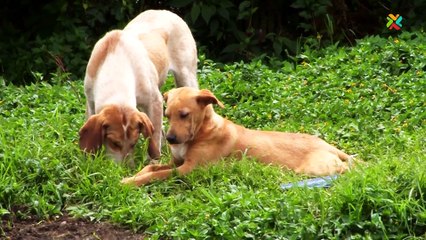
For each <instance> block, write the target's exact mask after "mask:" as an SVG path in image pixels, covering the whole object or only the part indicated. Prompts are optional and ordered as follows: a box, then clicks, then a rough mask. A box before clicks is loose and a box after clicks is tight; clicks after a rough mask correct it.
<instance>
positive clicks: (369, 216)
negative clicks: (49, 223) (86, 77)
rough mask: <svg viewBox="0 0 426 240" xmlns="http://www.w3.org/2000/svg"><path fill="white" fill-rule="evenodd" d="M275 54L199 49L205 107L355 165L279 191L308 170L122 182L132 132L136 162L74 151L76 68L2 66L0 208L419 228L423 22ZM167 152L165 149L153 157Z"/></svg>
mask: <svg viewBox="0 0 426 240" xmlns="http://www.w3.org/2000/svg"><path fill="white" fill-rule="evenodd" d="M274 64H275V68H273V69H272V68H269V67H267V66H266V65H264V64H262V62H261V61H253V62H251V63H235V64H228V65H219V64H216V63H214V62H212V61H209V60H206V59H203V58H202V59H201V62H200V65H201V67H200V71H199V82H200V85H201V87H202V88H208V89H210V90H212V91H213V92H214V93H215V94H216V96H217V97H218V98H219V99H220V100H221V101H222V102H223V103H224V104H225V106H226V108H225V109H217V112H219V113H220V114H221V115H223V116H225V117H227V118H229V119H231V120H233V121H234V122H236V123H239V124H242V125H245V126H247V127H250V128H256V129H268V130H270V129H273V130H280V131H291V132H305V133H310V134H314V135H318V136H320V137H322V138H323V139H325V140H327V141H328V142H330V143H332V144H334V145H336V146H338V147H339V148H341V149H343V150H344V151H346V152H347V153H349V154H358V158H360V159H362V160H364V161H365V162H366V164H363V165H361V166H358V167H357V168H355V169H353V170H352V171H351V172H349V173H346V174H344V175H342V176H341V177H339V178H338V179H337V180H336V181H335V182H334V183H333V185H332V186H331V187H330V188H328V189H308V188H293V189H289V190H285V191H284V190H282V189H280V185H281V184H282V183H287V182H293V181H298V180H301V179H305V178H306V176H300V175H296V174H294V173H292V172H289V171H281V170H279V169H278V168H275V167H271V166H264V165H260V164H257V163H256V162H255V161H253V160H250V159H244V160H242V161H235V160H233V159H226V160H227V161H223V162H222V163H220V164H219V165H215V166H210V167H208V168H201V169H197V170H195V171H194V172H193V173H191V174H189V175H188V176H183V177H178V176H175V177H173V178H172V179H169V180H167V181H163V182H155V183H153V184H151V185H148V186H144V187H141V188H133V187H128V186H122V185H120V184H119V181H120V180H121V178H123V177H125V176H129V175H131V174H134V173H135V172H136V171H137V170H138V169H139V168H141V167H143V166H144V165H145V164H147V162H146V160H145V155H146V154H145V152H144V151H143V150H142V149H143V141H142V140H141V141H140V144H139V145H138V146H139V147H138V150H137V151H136V160H137V165H138V166H137V168H138V169H130V168H128V167H125V166H120V165H116V164H114V163H113V162H112V161H110V160H108V159H107V158H106V157H104V155H103V154H102V153H101V154H99V155H98V156H97V157H94V158H88V157H86V156H84V154H82V153H81V152H80V150H79V148H78V130H79V128H80V127H81V126H82V124H83V122H84V120H85V116H84V109H85V99H84V94H83V84H82V81H76V82H69V81H67V80H66V76H58V75H52V76H51V77H47V76H45V78H49V79H46V80H47V81H39V82H38V83H35V84H32V85H29V86H19V87H18V86H12V85H8V84H5V80H4V79H1V78H0V86H1V90H0V216H7V215H15V216H16V217H18V218H26V217H28V216H34V215H36V216H38V217H40V218H48V217H51V216H53V215H57V214H61V213H63V212H68V213H70V214H71V215H72V216H75V217H82V218H87V219H90V220H93V221H110V222H113V223H117V224H120V225H123V226H126V227H129V228H132V229H134V230H135V231H145V232H146V233H147V234H148V235H149V236H151V237H152V238H153V239H158V238H162V237H170V238H172V239H189V238H195V239H203V238H219V239H287V238H289V239H342V238H348V239H364V238H373V239H386V238H389V239H401V238H407V237H410V238H419V239H420V238H425V237H426V235H425V231H426V160H425V156H426V141H425V138H426V128H425V125H426V34H425V33H423V32H418V33H412V34H411V33H403V34H401V35H400V36H399V37H398V38H379V37H369V38H366V39H364V40H361V41H359V42H358V43H357V45H356V46H354V47H352V48H342V47H336V46H332V47H328V48H326V49H323V50H319V51H318V50H312V49H310V48H309V46H303V51H302V54H300V55H298V56H296V57H295V58H294V60H293V62H277V61H274ZM277 66H278V70H276V69H277ZM38 77H39V78H41V77H42V76H38ZM171 82H172V81H171V80H170V81H169V83H168V84H167V85H166V86H165V87H164V88H163V89H162V90H163V91H165V90H167V89H168V88H170V87H171ZM265 151H267V149H265ZM169 158H170V154H169V151H168V150H167V148H164V149H163V157H162V161H163V162H166V161H168V159H169ZM0 236H1V234H0Z"/></svg>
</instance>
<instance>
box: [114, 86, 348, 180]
mask: <svg viewBox="0 0 426 240" xmlns="http://www.w3.org/2000/svg"><path fill="white" fill-rule="evenodd" d="M164 99H165V100H166V102H167V108H166V111H165V115H166V117H167V118H168V119H169V125H170V128H169V130H168V133H167V136H166V139H167V141H168V142H169V143H170V148H171V152H172V156H173V158H172V161H171V162H170V163H169V164H167V165H159V164H153V165H148V166H146V167H145V168H143V169H142V171H140V172H139V173H137V174H136V175H135V176H133V177H128V178H124V179H123V180H122V181H121V182H122V183H125V184H133V185H136V186H140V185H143V184H147V183H149V182H151V181H153V180H159V179H165V178H168V177H169V176H171V174H172V173H173V171H174V168H175V167H176V171H177V173H178V174H180V175H185V174H187V173H189V172H191V171H192V170H193V169H194V168H195V167H197V166H198V165H205V164H207V163H212V162H217V161H219V160H220V159H222V158H224V157H228V156H235V157H237V158H242V157H243V156H249V157H253V158H255V159H257V160H259V161H260V162H262V163H265V164H274V165H278V166H281V167H285V168H288V169H292V170H294V171H295V172H297V173H304V174H308V175H316V176H325V175H330V174H335V173H343V172H345V171H346V170H347V169H348V164H347V162H345V161H347V160H349V157H350V156H349V155H347V154H346V153H344V152H342V151H341V150H339V149H337V148H335V147H333V146H331V145H330V144H328V143H326V142H325V141H324V140H322V139H320V138H318V137H315V136H313V135H308V134H300V133H283V132H273V131H256V130H250V129H247V128H244V127H243V126H240V125H236V124H234V123H233V122H231V121H229V120H227V119H224V118H223V117H221V116H219V115H218V114H217V113H216V112H215V111H214V110H213V106H212V104H217V105H219V106H221V107H223V104H222V103H221V102H220V101H219V100H218V99H217V98H216V97H215V96H214V95H213V94H212V93H211V92H210V91H208V90H205V89H204V90H197V89H193V88H187V87H182V88H177V89H172V90H170V91H169V92H168V93H166V94H165V95H164Z"/></svg>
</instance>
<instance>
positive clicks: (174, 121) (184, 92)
mask: <svg viewBox="0 0 426 240" xmlns="http://www.w3.org/2000/svg"><path fill="white" fill-rule="evenodd" d="M164 100H165V101H166V103H167V108H166V111H165V116H166V117H167V118H168V119H169V125H170V127H169V131H168V132H167V135H166V139H167V141H168V142H169V143H170V144H180V143H185V142H188V141H192V140H193V139H194V138H195V136H196V135H197V133H198V131H199V130H200V128H201V126H202V124H203V121H204V120H205V119H206V117H210V116H211V114H212V112H213V108H212V106H211V105H210V104H218V105H219V106H220V107H223V104H222V103H221V102H220V101H219V100H218V99H217V98H216V97H215V96H214V95H213V93H211V92H210V91H209V90H206V89H202V90H198V89H195V88H190V87H181V88H175V89H172V90H170V91H169V92H167V93H165V94H164Z"/></svg>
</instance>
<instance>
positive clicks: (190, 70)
mask: <svg viewBox="0 0 426 240" xmlns="http://www.w3.org/2000/svg"><path fill="white" fill-rule="evenodd" d="M169 70H171V71H172V72H173V74H174V77H175V84H176V86H178V87H181V86H188V87H193V88H198V82H197V77H196V71H197V49H196V44H195V41H194V38H193V37H192V34H191V31H190V29H189V27H188V26H187V25H186V23H185V22H184V21H183V20H182V19H181V18H180V17H179V16H177V15H176V14H174V13H172V12H169V11H166V10H148V11H145V12H143V13H141V14H140V15H139V16H137V17H136V18H135V19H133V20H132V21H131V22H130V23H129V24H128V25H127V26H126V27H125V28H124V29H123V30H113V31H110V32H108V33H107V34H106V35H105V36H104V37H103V38H101V39H100V40H99V41H98V42H97V43H96V45H95V47H94V49H93V51H92V54H91V56H90V59H89V62H88V65H87V69H86V76H85V79H84V87H85V94H86V98H87V104H86V105H87V106H86V116H87V118H88V119H87V122H86V123H85V124H84V126H83V127H82V128H81V129H80V132H79V134H80V141H79V142H80V143H79V144H80V148H81V149H82V150H84V151H86V152H95V151H96V150H98V149H99V148H100V147H101V146H102V145H105V147H106V150H107V153H108V154H109V155H111V156H113V158H114V159H115V160H116V161H117V162H121V161H122V160H123V159H124V158H126V157H127V156H128V155H130V154H131V153H132V152H133V149H134V146H135V144H136V143H137V141H138V138H139V134H140V133H142V134H143V135H144V136H145V137H150V139H149V147H148V152H149V155H150V157H151V158H153V159H156V158H159V156H160V149H161V134H162V132H161V129H162V117H163V98H162V94H161V92H160V90H159V88H160V87H161V86H162V85H163V83H164V82H165V80H166V78H167V74H168V71H169ZM139 110H141V111H144V112H146V114H147V115H148V117H149V118H148V117H147V116H146V115H145V114H144V113H143V112H140V111H139ZM151 122H152V124H151ZM130 163H133V161H132V160H131V162H130Z"/></svg>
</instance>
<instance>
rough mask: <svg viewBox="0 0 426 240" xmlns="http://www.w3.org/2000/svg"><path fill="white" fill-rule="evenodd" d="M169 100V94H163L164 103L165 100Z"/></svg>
mask: <svg viewBox="0 0 426 240" xmlns="http://www.w3.org/2000/svg"><path fill="white" fill-rule="evenodd" d="M168 98H169V92H165V93H163V99H164V101H165V102H167V99H168Z"/></svg>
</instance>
